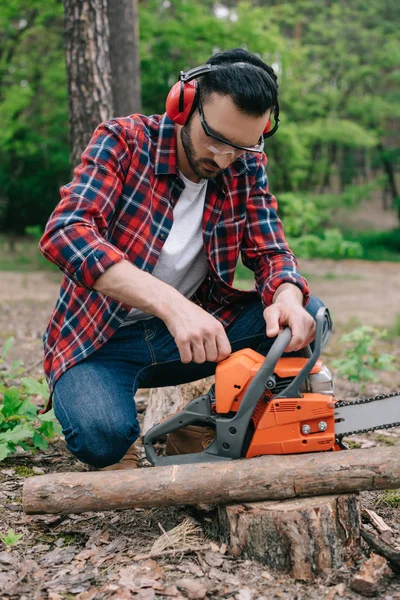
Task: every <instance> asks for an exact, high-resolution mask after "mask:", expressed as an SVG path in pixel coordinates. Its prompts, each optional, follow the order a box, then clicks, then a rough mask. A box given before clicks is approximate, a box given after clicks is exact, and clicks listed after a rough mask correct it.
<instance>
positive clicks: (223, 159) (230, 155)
mask: <svg viewBox="0 0 400 600" xmlns="http://www.w3.org/2000/svg"><path fill="white" fill-rule="evenodd" d="M234 157H235V155H234V152H224V153H223V154H214V157H213V158H214V162H216V163H217V165H218V166H219V168H220V169H226V167H227V166H228V165H230V164H231V162H232V161H233V159H234Z"/></svg>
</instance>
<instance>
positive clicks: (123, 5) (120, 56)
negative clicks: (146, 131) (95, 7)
mask: <svg viewBox="0 0 400 600" xmlns="http://www.w3.org/2000/svg"><path fill="white" fill-rule="evenodd" d="M107 14H108V22H109V26H110V38H109V48H110V60H111V73H112V80H111V84H112V95H113V100H114V112H115V116H126V115H130V114H132V113H137V112H140V111H141V90H140V60H139V10H138V2H137V0H112V1H110V0H109V2H108V8H107Z"/></svg>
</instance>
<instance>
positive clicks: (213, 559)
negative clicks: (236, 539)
mask: <svg viewBox="0 0 400 600" xmlns="http://www.w3.org/2000/svg"><path fill="white" fill-rule="evenodd" d="M204 560H205V561H206V563H207V564H208V565H210V567H220V566H221V565H222V564H223V563H224V562H225V560H224V559H223V558H222V556H221V555H220V554H219V553H218V554H217V553H216V552H205V553H204Z"/></svg>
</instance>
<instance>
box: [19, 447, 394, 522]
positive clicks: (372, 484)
mask: <svg viewBox="0 0 400 600" xmlns="http://www.w3.org/2000/svg"><path fill="white" fill-rule="evenodd" d="M399 487H400V457H399V450H398V448H396V447H389V448H369V449H368V450H343V451H340V452H316V453H312V454H299V455H291V456H260V457H258V458H251V459H244V460H235V461H227V462H225V461H222V462H215V463H202V464H188V465H172V466H165V467H153V468H148V469H132V470H127V471H99V472H92V473H54V474H50V475H40V476H38V477H30V478H29V479H27V481H26V482H25V485H24V489H23V508H24V510H25V512H26V513H28V514H34V513H54V514H58V513H62V514H69V513H81V512H85V511H93V510H94V511H95V510H101V511H104V510H114V509H124V508H134V507H152V506H167V505H176V504H199V503H205V504H221V503H222V504H226V503H232V502H251V501H260V500H282V499H285V498H297V497H307V496H308V497H309V496H318V495H325V494H334V493H351V492H356V491H359V490H381V489H395V488H399Z"/></svg>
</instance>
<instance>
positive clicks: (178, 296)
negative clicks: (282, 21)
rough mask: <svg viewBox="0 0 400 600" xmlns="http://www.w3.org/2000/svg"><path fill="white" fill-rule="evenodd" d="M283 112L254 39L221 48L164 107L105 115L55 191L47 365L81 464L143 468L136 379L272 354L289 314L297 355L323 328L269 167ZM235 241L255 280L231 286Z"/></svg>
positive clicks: (160, 382) (198, 371) (159, 382)
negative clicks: (249, 352)
mask: <svg viewBox="0 0 400 600" xmlns="http://www.w3.org/2000/svg"><path fill="white" fill-rule="evenodd" d="M278 119H279V109H278V98H277V83H276V76H275V74H274V72H273V70H272V69H271V68H270V67H268V66H267V65H265V64H264V63H263V62H262V61H261V60H260V59H258V58H257V57H255V56H253V55H252V54H250V53H248V52H247V51H245V50H241V49H233V50H230V51H227V52H223V53H220V54H216V55H214V56H213V57H212V58H211V59H210V60H209V61H208V63H207V66H203V67H201V68H199V69H198V70H193V71H191V72H189V74H187V75H185V74H181V78H180V81H179V82H178V83H177V84H176V85H175V86H174V88H173V89H172V90H171V92H170V95H169V97H168V99H167V113H166V114H164V115H153V116H151V117H146V116H144V115H131V116H130V117H127V118H118V119H113V120H110V121H108V122H106V123H103V124H101V125H100V126H99V127H98V128H97V130H96V131H95V133H94V135H93V138H92V140H91V142H90V144H89V146H88V148H87V149H86V150H85V152H84V153H83V155H82V162H81V164H80V165H79V166H78V167H77V168H76V170H75V177H74V179H73V181H72V182H71V183H70V184H68V185H66V186H64V187H62V188H61V201H60V203H59V204H58V206H57V207H56V209H55V211H54V213H53V214H52V216H51V217H50V219H49V222H48V224H47V227H46V231H45V233H44V235H43V238H42V240H41V242H40V250H41V252H42V253H43V255H44V256H45V257H46V258H48V259H49V260H50V261H52V262H53V263H55V264H56V265H58V266H59V267H60V269H62V271H63V272H64V273H65V276H64V278H63V282H62V285H61V291H60V296H59V299H58V301H57V304H56V308H55V310H54V312H53V315H52V317H51V320H50V323H49V326H48V328H47V331H46V334H45V337H44V343H45V372H46V376H47V378H48V380H49V382H50V387H51V390H53V396H54V410H55V414H56V416H57V418H58V419H59V421H60V422H61V424H62V427H63V432H64V435H65V439H66V443H67V447H68V449H69V450H70V451H71V452H72V453H73V454H74V455H75V456H76V457H77V458H78V459H80V460H81V461H83V462H86V463H88V464H89V465H92V466H94V467H97V468H106V467H109V466H110V465H111V467H110V468H124V466H125V465H127V466H135V465H136V463H137V460H136V454H135V450H134V446H133V443H134V442H135V440H136V439H137V437H138V436H139V425H138V420H137V413H136V408H135V402H134V395H135V392H136V390H137V388H138V387H146V388H149V387H160V386H164V385H176V384H178V383H184V382H187V381H194V380H196V379H200V378H202V377H205V376H208V375H211V374H213V373H214V372H215V367H216V364H217V363H218V362H219V361H221V360H223V359H225V358H226V357H228V356H229V354H230V353H231V352H233V351H236V350H239V349H241V348H245V347H251V348H254V349H256V350H258V351H260V352H263V353H264V354H265V353H266V352H267V350H268V347H269V346H270V345H271V343H272V341H273V339H272V338H274V337H275V336H276V335H277V334H278V333H279V330H282V329H283V328H284V327H286V326H287V325H289V326H290V327H291V330H292V339H291V342H290V344H289V346H288V348H287V349H286V350H287V351H288V352H293V351H298V350H300V349H301V348H303V347H305V346H306V345H307V344H308V343H309V342H310V341H311V340H313V338H314V332H315V324H314V319H313V316H314V315H315V314H316V312H317V310H318V308H319V307H320V306H321V302H320V301H319V300H318V299H316V298H313V297H311V298H310V296H309V290H308V286H307V282H306V281H305V279H304V278H303V277H301V275H300V274H299V273H298V270H297V263H296V259H295V257H294V256H293V254H292V253H291V251H290V250H289V248H288V246H287V243H286V241H285V238H284V234H283V230H282V226H281V223H280V221H279V219H278V217H277V215H276V208H277V206H276V200H275V198H274V197H273V196H272V195H271V194H270V193H269V192H268V185H267V179H266V174H265V164H266V157H265V155H264V153H263V146H264V138H265V137H268V136H269V135H271V132H274V131H275V130H276V128H277V126H278V122H279V121H278ZM274 121H275V122H274ZM271 127H272V129H271ZM240 253H241V255H242V260H243V262H244V264H245V265H246V266H248V267H249V268H250V269H252V270H253V271H254V273H255V279H256V287H257V292H256V291H248V292H244V291H239V290H237V289H235V288H234V287H233V285H232V284H233V278H234V272H235V266H236V263H237V260H238V257H239V254H240ZM49 406H50V404H49ZM49 406H48V407H49ZM48 407H47V408H48ZM191 434H193V442H190V435H191ZM204 435H206V433H205V434H204ZM173 436H176V437H175V440H174V439H171V440H170V442H171V443H170V447H172V448H175V449H176V448H179V447H181V451H196V449H195V447H197V449H198V450H199V449H202V447H203V446H202V445H201V444H202V443H203V440H202V432H200V433H199V431H197V430H196V428H192V429H189V430H188V431H186V433H185V436H186V437H185V438H184V439H185V440H186V441H185V443H186V444H187V447H183V448H182V443H181V441H182V440H181V441H179V432H177V433H176V434H172V436H171V437H172V438H173ZM188 440H189V441H188ZM199 444H200V446H199ZM184 446H185V444H184ZM129 448H130V451H129V452H127V451H128V450H129ZM178 451H179V450H178ZM124 456H125V459H124V460H122V462H121V459H123V457H124ZM129 458H130V459H131V460H129Z"/></svg>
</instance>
